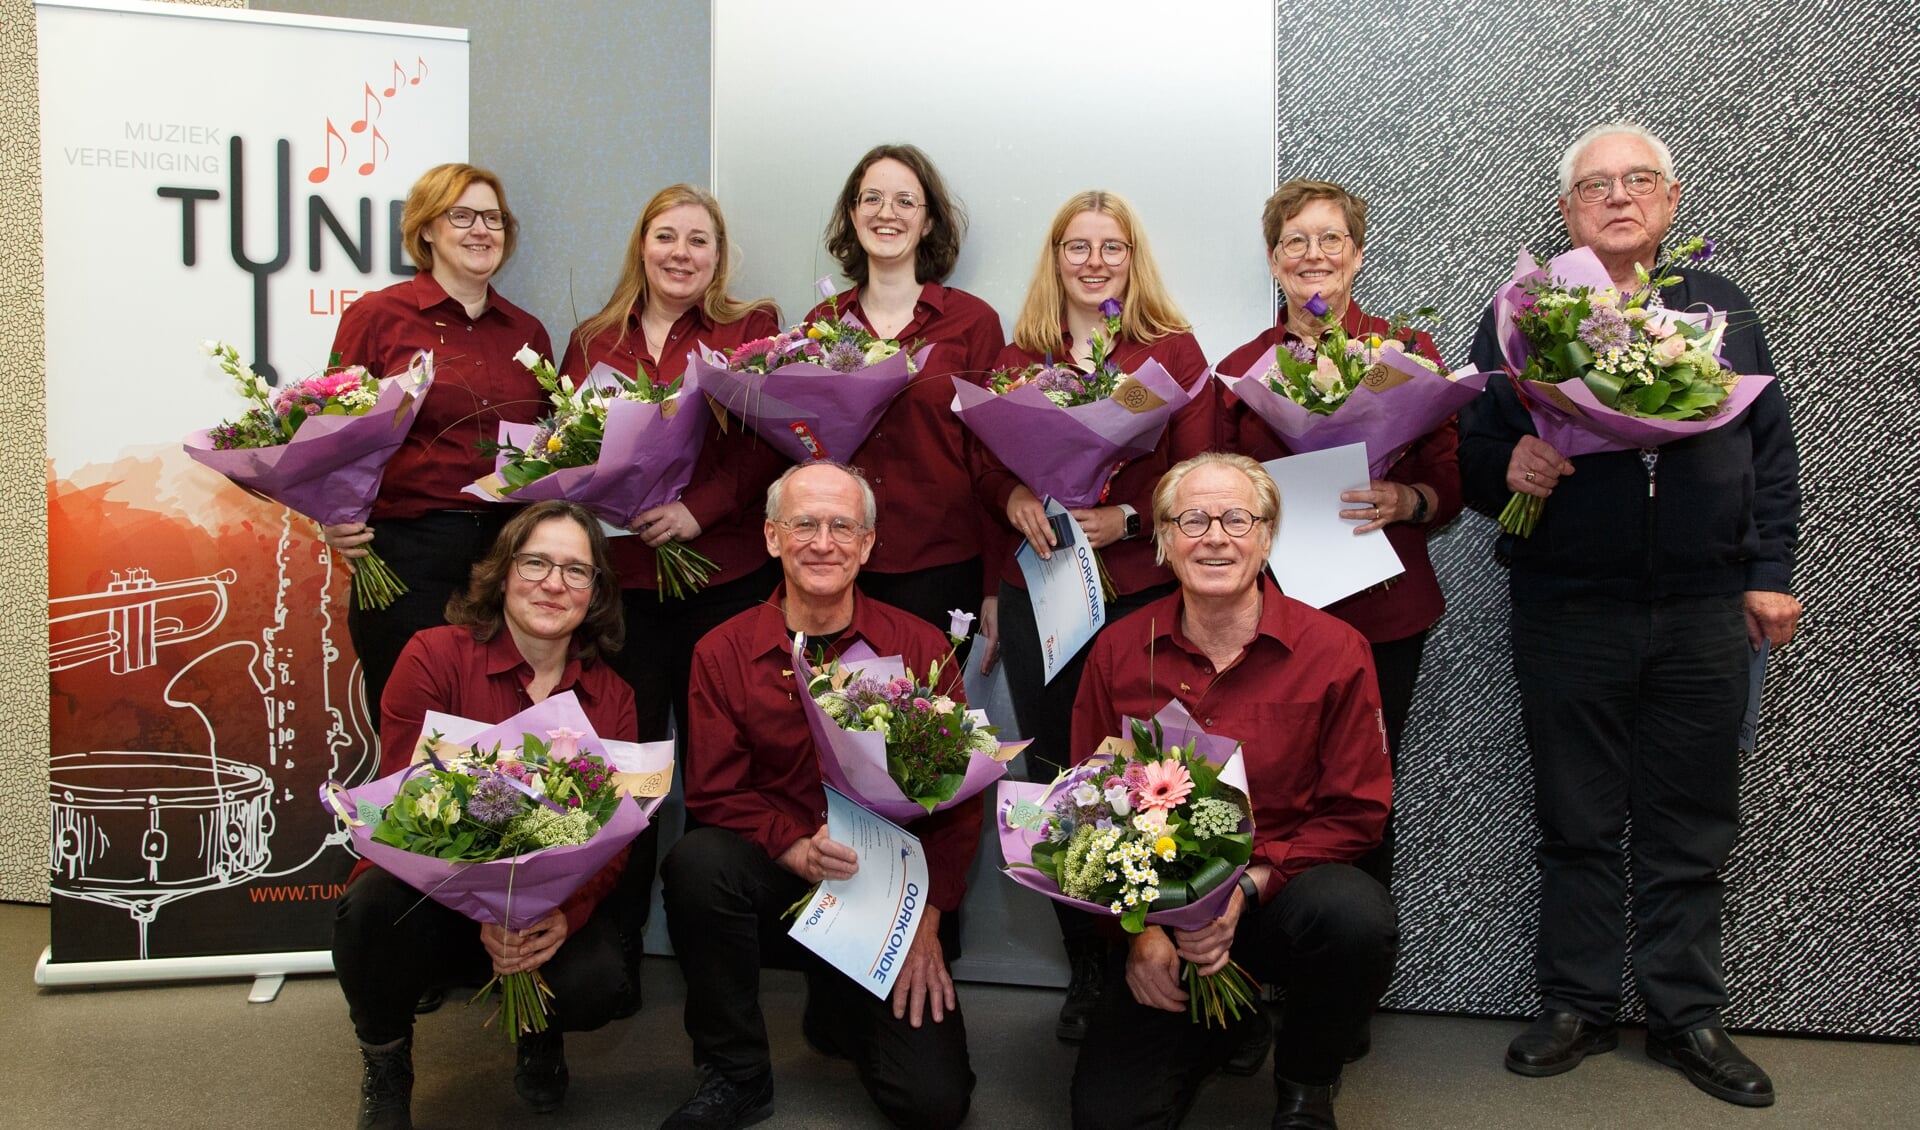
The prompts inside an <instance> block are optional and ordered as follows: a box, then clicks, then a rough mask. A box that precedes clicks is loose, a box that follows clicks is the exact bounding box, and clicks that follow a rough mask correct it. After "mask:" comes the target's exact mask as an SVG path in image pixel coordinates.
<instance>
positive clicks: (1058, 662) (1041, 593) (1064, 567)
mask: <svg viewBox="0 0 1920 1130" xmlns="http://www.w3.org/2000/svg"><path fill="white" fill-rule="evenodd" d="M1065 513H1067V509H1066V507H1064V506H1062V505H1060V504H1059V503H1057V502H1055V501H1054V500H1053V499H1051V498H1049V499H1047V514H1048V515H1049V516H1051V515H1056V514H1065ZM1066 525H1067V526H1068V527H1070V528H1071V530H1072V534H1073V540H1072V542H1071V543H1069V544H1067V545H1061V546H1055V547H1054V550H1053V556H1052V557H1050V558H1048V559H1047V560H1045V561H1042V560H1041V559H1040V555H1039V554H1037V553H1035V552H1034V551H1033V546H1032V545H1030V544H1029V543H1027V542H1026V541H1025V540H1024V539H1023V540H1022V541H1021V542H1020V550H1019V552H1018V553H1016V554H1014V561H1016V562H1017V563H1018V564H1019V566H1020V574H1021V576H1023V577H1025V578H1026V581H1027V596H1028V597H1029V598H1030V599H1031V600H1032V601H1033V622H1034V626H1035V627H1036V628H1038V629H1039V631H1040V661H1041V663H1042V665H1043V668H1044V670H1045V672H1046V674H1045V677H1044V678H1042V679H1041V682H1045V683H1051V682H1052V681H1053V677H1054V675H1056V674H1058V673H1059V671H1060V669H1061V668H1062V667H1065V666H1066V665H1067V660H1069V659H1072V658H1073V657H1074V656H1075V655H1078V654H1079V653H1080V649H1081V648H1083V647H1085V646H1087V643H1088V641H1090V640H1092V639H1093V636H1094V633H1096V632H1098V631H1099V630H1100V628H1101V626H1102V625H1104V624H1105V623H1106V622H1107V602H1106V599H1105V598H1104V597H1103V596H1102V595H1101V592H1100V566H1099V564H1098V563H1097V562H1096V561H1095V560H1094V556H1093V546H1092V544H1091V543H1089V542H1088V541H1087V534H1086V531H1084V530H1082V529H1081V528H1080V523H1078V522H1074V521H1071V520H1069V521H1068V522H1067V523H1066Z"/></svg>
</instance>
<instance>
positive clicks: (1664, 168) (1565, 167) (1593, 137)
mask: <svg viewBox="0 0 1920 1130" xmlns="http://www.w3.org/2000/svg"><path fill="white" fill-rule="evenodd" d="M1615 134H1625V135H1627V136H1628V137H1637V138H1639V139H1640V140H1641V141H1644V142H1646V143H1647V148H1649V149H1651V150H1653V157H1654V160H1655V161H1657V162H1659V165H1660V173H1661V175H1662V176H1664V177H1666V178H1667V181H1668V183H1675V181H1674V175H1673V151H1672V150H1670V149H1668V148H1667V143H1666V142H1664V141H1661V140H1660V139H1659V138H1658V137H1655V136H1654V135H1653V131H1652V130H1650V129H1648V128H1647V127H1645V126H1643V125H1640V124H1639V123H1637V122H1629V121H1625V120H1620V121H1613V122H1602V123H1600V124H1599V125H1597V126H1594V127H1592V128H1590V129H1588V130H1587V131H1586V132H1585V133H1583V134H1581V135H1580V136H1579V137H1576V138H1574V139H1573V144H1572V145H1569V146H1567V151H1566V152H1565V153H1562V154H1560V197H1561V199H1563V200H1564V199H1565V198H1567V197H1568V196H1570V195H1572V193H1573V166H1574V162H1576V161H1578V160H1580V154H1582V153H1584V152H1586V151H1587V146H1589V145H1592V144H1593V143H1594V142H1596V141H1598V140H1600V139H1601V138H1603V137H1612V136H1613V135H1615Z"/></svg>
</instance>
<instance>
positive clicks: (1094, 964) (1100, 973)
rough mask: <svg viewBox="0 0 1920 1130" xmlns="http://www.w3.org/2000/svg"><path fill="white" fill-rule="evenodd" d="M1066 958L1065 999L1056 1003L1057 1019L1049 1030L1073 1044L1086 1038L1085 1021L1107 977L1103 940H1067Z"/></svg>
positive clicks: (1088, 1017)
mask: <svg viewBox="0 0 1920 1130" xmlns="http://www.w3.org/2000/svg"><path fill="white" fill-rule="evenodd" d="M1067 961H1068V962H1069V963H1071V965H1072V967H1073V973H1072V976H1071V977H1069V978H1068V980H1067V999H1066V1000H1065V1001H1063V1002H1061V1005H1060V1022H1059V1023H1058V1024H1055V1025H1054V1028H1053V1034H1054V1036H1055V1037H1057V1038H1058V1039H1060V1040H1061V1041H1062V1042H1063V1043H1068V1044H1077V1043H1079V1042H1080V1041H1082V1040H1084V1039H1086V1038H1087V1022H1088V1021H1089V1020H1091V1019H1092V1018H1093V1010H1094V1008H1095V1007H1096V1006H1098V1005H1099V1003H1100V990H1101V986H1102V984H1103V983H1104V982H1105V981H1106V977H1107V944H1106V943H1105V942H1069V943H1067Z"/></svg>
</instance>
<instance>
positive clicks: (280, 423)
mask: <svg viewBox="0 0 1920 1130" xmlns="http://www.w3.org/2000/svg"><path fill="white" fill-rule="evenodd" d="M200 351H201V352H202V353H205V354H206V355H207V356H209V357H212V358H213V359H214V360H215V361H216V362H217V363H218V364H219V366H220V368H221V370H222V371H223V372H225V373H226V374H227V375H228V376H230V377H232V378H233V383H234V387H235V388H237V389H238V390H239V392H240V395H241V396H243V397H245V398H246V399H247V400H249V401H251V402H252V406H251V407H249V408H248V409H247V411H246V413H245V414H244V415H242V416H241V417H240V418H239V419H237V420H229V421H225V422H223V423H221V424H220V425H218V426H217V427H213V428H209V429H207V430H206V431H203V432H195V433H194V434H193V435H190V436H188V437H187V438H186V442H185V444H184V446H185V448H186V452H187V454H188V455H189V456H191V457H192V458H193V459H194V460H195V461H196V462H199V463H204V464H205V465H207V466H208V467H211V468H213V469H214V470H216V471H218V472H220V473H221V474H223V475H225V476H226V477H227V478H228V479H229V480H231V481H232V482H234V483H235V484H237V485H238V486H241V487H244V488H245V489H247V490H250V491H253V492H255V493H257V494H260V495H264V496H265V497H267V498H269V499H272V500H273V501H274V502H277V503H279V504H280V505H282V506H285V507H287V508H288V509H289V510H294V511H297V512H299V513H301V514H304V515H306V516H307V517H309V518H311V519H313V520H314V521H316V522H319V523H320V524H321V525H324V526H334V525H340V524H342V523H347V522H364V521H366V518H367V514H368V513H369V512H370V511H371V510H372V509H373V499H374V496H375V495H377V494H379V493H380V477H381V475H382V473H383V472H385V470H386V467H387V460H388V459H390V458H392V456H393V453H394V452H395V451H397V450H398V449H399V447H400V443H401V441H403V440H405V439H406V438H407V431H408V430H409V429H411V428H412V427H413V421H414V419H415V416H416V413H415V412H414V408H415V406H416V404H417V403H418V401H419V398H420V397H422V396H425V395H426V393H427V389H428V388H430V387H431V386H432V384H433V355H432V354H430V353H419V354H416V355H415V356H414V359H413V361H412V363H411V364H409V365H408V366H407V371H406V374H405V375H404V376H398V377H389V378H387V379H385V380H379V379H376V378H375V377H374V376H373V375H372V374H371V373H369V372H367V370H366V369H365V368H364V367H362V366H359V365H348V366H341V365H339V364H338V361H339V358H337V357H336V358H334V362H335V363H334V364H333V365H332V366H330V367H329V368H328V369H327V370H326V371H325V372H322V373H320V374H319V375H317V376H312V377H308V378H307V379H305V380H302V381H296V382H295V383H293V384H290V385H286V386H284V387H282V388H280V389H279V390H278V391H275V390H274V388H273V387H272V386H271V385H269V384H268V383H267V381H266V378H264V377H262V376H260V375H258V374H257V373H255V372H254V371H253V370H252V369H250V368H248V367H247V366H246V365H244V364H242V363H241V362H240V353H239V351H238V350H236V349H235V348H234V347H233V346H231V345H228V344H227V343H225V342H221V341H205V342H201V343H200ZM406 591H407V586H406V585H404V584H402V583H401V581H400V578H399V577H396V576H394V573H393V570H392V569H391V568H389V567H388V566H387V563H386V562H385V561H382V560H381V559H380V555H379V554H378V553H375V552H374V551H373V550H372V549H371V548H369V549H368V551H367V555H366V556H365V557H363V558H361V559H360V564H359V566H358V567H357V568H356V569H355V570H354V574H353V592H354V599H355V600H356V601H357V602H358V604H359V606H360V607H361V608H363V609H364V608H385V607H387V606H388V605H390V604H392V603H393V602H394V600H395V598H397V597H398V596H399V595H400V594H401V593H404V592H406Z"/></svg>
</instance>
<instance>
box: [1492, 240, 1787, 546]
mask: <svg viewBox="0 0 1920 1130" xmlns="http://www.w3.org/2000/svg"><path fill="white" fill-rule="evenodd" d="M1712 254H1713V244H1712V241H1710V240H1706V239H1700V238H1697V237H1696V238H1694V239H1691V240H1687V241H1686V242H1684V243H1681V244H1680V245H1679V246H1677V247H1675V248H1674V249H1673V250H1672V251H1670V252H1668V253H1667V254H1666V255H1665V256H1663V257H1662V258H1661V259H1660V261H1659V262H1658V263H1657V264H1655V266H1654V269H1653V271H1651V272H1649V271H1648V270H1647V269H1646V268H1645V267H1640V266H1637V265H1636V267H1635V270H1636V272H1637V274H1638V276H1639V281H1638V285H1637V286H1636V287H1635V288H1634V289H1633V290H1632V291H1631V292H1628V293H1625V294H1623V293H1621V291H1620V290H1619V288H1617V287H1615V286H1614V285H1613V279H1612V276H1610V275H1609V274H1608V273H1607V270H1606V268H1605V267H1603V266H1602V265H1601V263H1600V259H1599V257H1598V256H1596V255H1595V254H1594V253H1593V251H1592V250H1591V249H1590V248H1585V247H1581V248H1575V249H1574V250H1572V251H1569V252H1568V253H1566V254H1565V255H1561V256H1558V257H1557V258H1555V259H1553V260H1552V261H1550V262H1549V263H1548V264H1547V266H1546V268H1545V269H1544V270H1543V269H1541V268H1540V267H1539V266H1538V265H1537V264H1536V263H1535V262H1534V260H1533V257H1532V256H1531V255H1529V254H1527V252H1526V251H1525V250H1522V251H1521V252H1520V257H1519V260H1518V262H1516V263H1515V265H1514V270H1513V278H1512V280H1511V281H1510V282H1508V283H1507V285H1505V286H1503V287H1501V288H1500V291H1499V293H1498V294H1496V295H1495V296H1494V327H1495V330H1496V332H1497V333H1498V335H1499V341H1500V351H1501V353H1502V355H1503V359H1504V361H1505V362H1506V370H1507V373H1508V375H1509V376H1510V377H1511V378H1512V380H1513V387H1514V391H1515V392H1516V393H1517V394H1519V396H1520V399H1521V403H1522V404H1523V405H1525V406H1526V408H1527V413H1528V415H1530V416H1531V417H1532V418H1533V423H1534V430H1535V431H1537V432H1538V433H1539V435H1540V438H1541V439H1543V440H1545V441H1546V442H1547V443H1549V444H1551V445H1552V446H1553V448H1554V449H1555V450H1556V451H1558V452H1560V454H1562V455H1564V456H1567V457H1569V458H1571V457H1572V456H1575V455H1590V454H1593V453H1595V452H1600V451H1629V450H1632V449H1634V448H1643V449H1645V448H1657V447H1659V446H1660V445H1661V444H1663V443H1666V442H1667V441H1669V440H1674V439H1680V438H1683V437H1685V436H1689V435H1697V434H1698V433H1700V432H1704V431H1711V430H1712V429H1714V428H1717V427H1719V426H1721V425H1722V424H1725V423H1727V422H1729V421H1731V420H1733V419H1735V418H1736V417H1738V416H1739V415H1740V413H1742V412H1744V411H1745V410H1746V408H1747V406H1748V405H1749V404H1751V403H1753V399H1754V397H1756V396H1759V395H1760V390H1761V389H1762V388H1764V387H1765V386H1766V384H1767V382H1768V381H1771V380H1772V379H1773V378H1772V377H1771V376H1768V375H1758V374H1754V375H1742V374H1738V373H1734V372H1733V371H1731V370H1729V369H1728V368H1727V367H1726V366H1725V365H1723V364H1722V363H1721V361H1720V342H1721V339H1722V337H1723V336H1724V335H1725V334H1726V330H1727V315H1726V313H1725V312H1723V311H1718V310H1705V311H1675V310H1668V309H1666V308H1665V307H1664V306H1663V305H1661V302H1660V288H1661V287H1664V286H1671V285H1673V284H1674V283H1677V282H1679V281H1680V279H1679V277H1678V276H1676V275H1672V274H1669V272H1670V271H1672V270H1673V269H1674V268H1675V266H1676V265H1677V264H1679V263H1680V262H1682V261H1685V262H1690V263H1700V262H1704V261H1705V260H1706V259H1707V258H1708V257H1710V256H1711V255H1712ZM1545 505H1546V500H1545V499H1543V498H1539V497H1537V496H1534V495H1530V494H1522V493H1519V492H1515V494H1514V495H1513V497H1512V498H1511V499H1510V500H1509V501H1508V502H1507V506H1506V509H1504V510H1502V511H1501V512H1500V526H1501V528H1502V529H1504V530H1506V531H1507V532H1508V533H1512V534H1518V535H1519V536H1521V537H1527V536H1529V535H1531V534H1532V533H1533V529H1534V526H1535V525H1536V524H1537V523H1538V522H1539V520H1540V512H1541V510H1542V508H1543V507H1544V506H1545Z"/></svg>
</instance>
